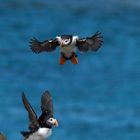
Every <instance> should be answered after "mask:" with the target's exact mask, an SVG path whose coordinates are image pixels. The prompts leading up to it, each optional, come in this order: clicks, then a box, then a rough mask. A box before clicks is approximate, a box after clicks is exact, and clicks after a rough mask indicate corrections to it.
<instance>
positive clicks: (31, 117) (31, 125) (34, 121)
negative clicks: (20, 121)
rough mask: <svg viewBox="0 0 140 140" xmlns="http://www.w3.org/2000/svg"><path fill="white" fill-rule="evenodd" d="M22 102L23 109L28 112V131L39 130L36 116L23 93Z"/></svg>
mask: <svg viewBox="0 0 140 140" xmlns="http://www.w3.org/2000/svg"><path fill="white" fill-rule="evenodd" d="M22 101H23V104H24V107H25V108H26V110H27V111H28V116H29V129H30V130H35V129H37V128H39V123H38V120H37V115H36V113H35V111H34V110H33V108H32V106H31V105H30V103H29V102H28V100H27V98H26V96H25V94H24V93H23V94H22Z"/></svg>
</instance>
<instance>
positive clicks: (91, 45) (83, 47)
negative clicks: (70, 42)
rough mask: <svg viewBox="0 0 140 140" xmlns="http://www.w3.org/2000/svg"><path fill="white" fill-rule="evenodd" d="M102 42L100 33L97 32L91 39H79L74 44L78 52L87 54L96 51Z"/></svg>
mask: <svg viewBox="0 0 140 140" xmlns="http://www.w3.org/2000/svg"><path fill="white" fill-rule="evenodd" d="M102 42H103V37H102V35H101V33H100V32H97V33H96V34H95V35H93V36H92V37H87V38H85V39H79V40H77V42H76V46H77V47H78V49H79V51H81V52H87V51H89V50H90V51H97V50H98V49H99V48H100V47H101V45H102Z"/></svg>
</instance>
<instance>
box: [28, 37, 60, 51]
mask: <svg viewBox="0 0 140 140" xmlns="http://www.w3.org/2000/svg"><path fill="white" fill-rule="evenodd" d="M58 45H59V44H58V41H57V39H54V40H46V41H43V42H40V41H38V40H37V39H36V38H33V39H31V41H30V48H31V50H32V51H33V52H34V53H41V52H44V51H46V52H51V51H53V50H55V49H56V47H57V46H58Z"/></svg>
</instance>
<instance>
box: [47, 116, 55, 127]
mask: <svg viewBox="0 0 140 140" xmlns="http://www.w3.org/2000/svg"><path fill="white" fill-rule="evenodd" d="M47 123H49V124H50V125H51V126H53V127H57V126H58V121H57V120H56V119H55V118H49V119H48V120H47Z"/></svg>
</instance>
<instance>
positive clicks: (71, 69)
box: [0, 0, 140, 140]
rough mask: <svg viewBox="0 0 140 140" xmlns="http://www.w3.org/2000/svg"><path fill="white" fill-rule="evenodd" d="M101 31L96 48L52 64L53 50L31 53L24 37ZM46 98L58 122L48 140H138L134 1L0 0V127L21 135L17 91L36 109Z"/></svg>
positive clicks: (139, 17)
mask: <svg viewBox="0 0 140 140" xmlns="http://www.w3.org/2000/svg"><path fill="white" fill-rule="evenodd" d="M96 31H101V32H102V35H103V37H104V44H103V46H102V48H101V49H100V50H99V51H97V52H95V53H94V52H93V53H92V52H88V53H79V52H78V59H79V64H78V65H72V64H71V63H70V62H69V61H68V62H67V63H66V64H65V65H64V66H60V65H59V64H58V62H59V49H56V50H55V51H54V52H52V53H42V54H38V55H37V54H34V53H32V52H31V50H30V48H29V41H30V39H31V38H32V37H36V38H38V39H39V40H41V41H44V40H46V39H51V38H55V36H57V35H61V34H73V35H78V36H80V37H87V36H91V35H93V34H94V33H95V32H96ZM45 90H49V91H50V92H51V94H52V96H53V102H54V110H55V117H56V118H57V119H58V121H59V127H58V128H56V129H53V135H52V136H51V137H50V138H49V139H50V140H81V139H82V140H140V1H139V0H122V1H121V0H106V1H104V0H98V1H97V0H96V1H95V0H81V1H78V0H69V1H68V0H59V1H57V0H30V1H27V0H0V132H3V133H4V134H5V135H6V136H7V138H8V140H22V136H21V134H20V131H23V130H28V115H27V112H26V110H25V108H24V107H23V104H22V100H21V94H22V92H25V94H26V96H27V97H28V99H29V101H30V102H31V105H32V106H33V108H34V109H35V110H36V112H37V114H38V116H39V115H40V113H41V111H40V97H41V95H42V93H43V92H44V91H45Z"/></svg>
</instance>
